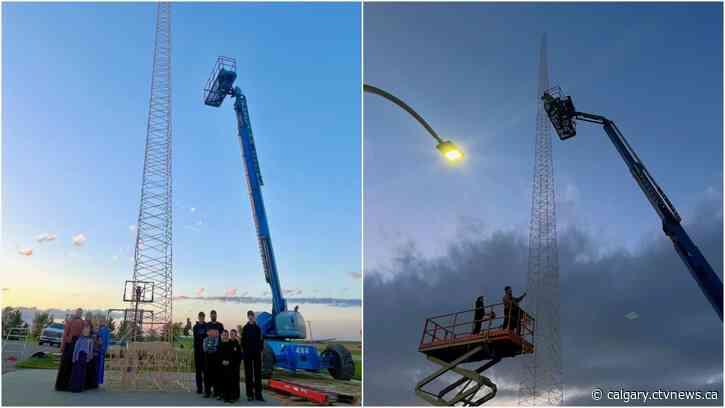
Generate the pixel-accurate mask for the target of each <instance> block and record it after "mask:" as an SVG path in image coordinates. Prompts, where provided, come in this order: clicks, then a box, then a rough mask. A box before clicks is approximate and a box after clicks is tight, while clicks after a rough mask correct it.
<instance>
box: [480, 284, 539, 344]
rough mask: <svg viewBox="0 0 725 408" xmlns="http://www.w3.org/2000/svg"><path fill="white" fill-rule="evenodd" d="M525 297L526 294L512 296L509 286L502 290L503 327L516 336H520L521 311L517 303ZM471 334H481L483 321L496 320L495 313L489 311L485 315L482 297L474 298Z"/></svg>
mask: <svg viewBox="0 0 725 408" xmlns="http://www.w3.org/2000/svg"><path fill="white" fill-rule="evenodd" d="M525 297H526V293H524V294H523V295H521V296H518V297H516V296H514V295H513V292H512V290H511V286H506V287H505V288H504V295H503V299H502V302H503V308H504V309H503V314H504V316H503V324H502V325H501V327H503V328H504V329H506V330H511V331H513V332H515V333H516V334H519V335H520V334H521V329H520V321H521V309H520V308H519V302H521V301H522V300H523V299H524V298H525ZM473 309H474V311H473V332H472V334H478V333H480V332H481V326H482V324H483V322H484V321H488V320H493V319H495V318H496V313H495V312H494V311H493V310H491V311H490V312H489V313H486V305H485V300H484V297H483V296H479V297H478V298H476V302H475V303H474V306H473Z"/></svg>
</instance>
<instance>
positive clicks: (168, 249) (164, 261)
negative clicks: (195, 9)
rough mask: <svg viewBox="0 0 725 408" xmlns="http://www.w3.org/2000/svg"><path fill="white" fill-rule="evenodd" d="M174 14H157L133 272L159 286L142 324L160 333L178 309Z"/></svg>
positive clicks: (161, 10)
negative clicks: (174, 236)
mask: <svg viewBox="0 0 725 408" xmlns="http://www.w3.org/2000/svg"><path fill="white" fill-rule="evenodd" d="M170 9H171V5H170V3H159V4H158V6H157V10H156V34H155V46H154V68H153V74H152V76H151V98H150V102H149V118H148V127H147V129H146V151H145V155H144V169H143V181H142V185H141V205H140V208H139V214H138V223H137V228H136V249H135V251H134V266H133V281H135V282H141V281H144V282H152V283H153V285H152V287H153V294H152V295H153V296H152V297H153V301H152V302H149V303H146V304H144V307H145V308H146V309H147V310H149V311H151V312H153V319H152V320H151V321H150V322H149V321H148V320H145V321H143V322H137V323H138V324H139V326H140V324H141V323H143V325H144V326H146V327H145V328H148V329H154V330H157V331H158V332H159V333H161V331H162V330H163V325H164V324H166V323H168V322H170V321H171V317H172V306H173V304H172V296H173V293H172V292H173V270H172V234H171V233H172V230H171V228H172V204H171V10H170ZM142 329H143V328H142Z"/></svg>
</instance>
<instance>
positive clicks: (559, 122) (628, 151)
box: [541, 88, 723, 321]
mask: <svg viewBox="0 0 725 408" xmlns="http://www.w3.org/2000/svg"><path fill="white" fill-rule="evenodd" d="M541 99H542V100H543V101H544V110H546V114H547V116H548V117H549V120H550V121H551V124H552V126H554V130H556V133H557V135H559V139H561V140H566V139H569V138H571V137H574V136H575V135H576V122H575V120H576V119H579V120H582V121H585V122H591V123H596V124H599V125H602V127H604V131H605V132H606V133H607V136H609V139H610V140H611V141H612V143H613V144H614V147H616V148H617V151H618V152H619V154H620V155H621V156H622V159H624V162H625V163H626V164H627V167H628V168H629V171H630V172H631V173H632V176H633V177H634V180H635V181H636V182H637V184H638V185H639V187H640V188H641V189H642V192H643V193H644V195H645V196H646V197H647V199H648V200H649V202H650V204H651V205H652V207H654V209H655V211H657V214H658V215H659V216H660V218H661V219H662V229H663V231H664V232H665V235H667V236H668V237H669V238H670V240H672V244H673V245H674V247H675V251H677V254H678V255H680V258H682V261H683V262H684V263H685V265H687V268H688V269H689V270H690V274H691V275H692V277H693V278H695V281H696V282H697V284H698V285H699V286H700V290H702V293H703V294H704V295H705V297H706V298H707V300H708V301H709V302H710V304H711V305H712V307H713V308H714V309H715V312H716V313H717V315H718V317H720V320H721V321H722V295H723V288H722V281H721V280H720V278H719V277H718V276H717V274H715V271H713V270H712V267H711V266H710V264H709V263H708V262H707V259H705V257H704V256H703V255H702V253H701V252H700V249H698V248H697V245H695V243H694V242H692V240H691V239H690V236H689V235H687V232H686V231H685V229H684V228H683V227H682V223H681V221H682V218H680V215H679V214H678V213H677V210H676V209H675V207H674V206H673V205H672V203H671V202H670V200H669V198H667V196H666V195H665V193H664V191H662V189H661V188H660V186H659V185H657V182H655V180H654V179H653V178H652V176H651V175H650V174H649V172H648V171H647V168H646V167H645V166H644V164H643V163H642V161H641V160H640V159H639V157H638V156H637V153H635V152H634V150H633V149H632V147H631V146H630V145H629V143H627V140H626V139H625V138H624V135H622V133H621V132H620V131H619V129H618V128H617V125H615V124H614V122H612V121H611V120H609V119H607V118H605V117H604V116H601V115H593V114H591V113H584V112H577V111H576V109H575V108H574V103H573V102H572V100H571V97H570V96H566V97H564V96H562V95H561V90H560V89H559V88H552V89H550V90H548V91H546V92H544V95H543V96H542V97H541Z"/></svg>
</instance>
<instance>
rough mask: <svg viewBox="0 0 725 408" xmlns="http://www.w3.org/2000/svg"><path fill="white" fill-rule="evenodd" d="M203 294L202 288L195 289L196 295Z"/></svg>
mask: <svg viewBox="0 0 725 408" xmlns="http://www.w3.org/2000/svg"><path fill="white" fill-rule="evenodd" d="M203 295H204V288H199V289H197V290H196V296H203Z"/></svg>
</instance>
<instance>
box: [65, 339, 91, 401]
mask: <svg viewBox="0 0 725 408" xmlns="http://www.w3.org/2000/svg"><path fill="white" fill-rule="evenodd" d="M91 359H93V338H91V328H90V326H84V327H83V334H82V336H81V337H79V338H78V340H76V345H75V348H74V350H73V371H72V372H71V377H70V390H71V391H72V392H82V391H83V390H84V389H85V388H86V374H87V373H88V362H89V361H91Z"/></svg>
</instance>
